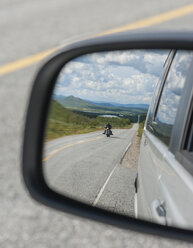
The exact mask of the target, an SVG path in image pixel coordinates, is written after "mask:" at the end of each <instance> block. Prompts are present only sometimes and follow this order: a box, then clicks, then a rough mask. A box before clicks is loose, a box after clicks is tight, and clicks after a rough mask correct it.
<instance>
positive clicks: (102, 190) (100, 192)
mask: <svg viewBox="0 0 193 248" xmlns="http://www.w3.org/2000/svg"><path fill="white" fill-rule="evenodd" d="M118 165H119V164H116V165H115V167H114V168H113V170H112V171H111V173H110V174H109V176H108V178H107V180H106V181H105V183H104V185H103V186H102V188H101V189H100V191H99V193H98V195H97V197H96V199H95V201H94V202H93V204H92V205H93V206H96V204H97V203H98V201H99V199H100V197H101V195H102V194H103V192H104V190H105V187H106V186H107V183H108V182H109V180H110V178H111V176H112V175H113V172H114V171H115V169H116V168H117V166H118Z"/></svg>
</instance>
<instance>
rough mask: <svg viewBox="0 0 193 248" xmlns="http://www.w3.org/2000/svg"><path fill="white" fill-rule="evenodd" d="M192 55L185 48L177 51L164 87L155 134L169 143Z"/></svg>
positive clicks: (154, 126)
mask: <svg viewBox="0 0 193 248" xmlns="http://www.w3.org/2000/svg"><path fill="white" fill-rule="evenodd" d="M192 55H193V53H192V52H190V51H183V50H181V51H178V52H177V53H176V55H175V57H174V60H173V62H172V65H171V68H170V71H169V73H168V76H167V79H166V82H165V85H164V88H163V92H162V96H161V99H160V103H159V106H158V110H157V114H156V118H155V124H154V125H153V129H154V134H155V135H156V136H157V137H159V138H160V139H161V140H162V141H163V142H164V143H165V144H167V145H169V142H170V136H171V132H172V127H173V125H174V122H175V117H176V113H177V109H178V105H179V102H180V98H181V95H182V91H183V88H184V84H185V80H186V77H187V73H188V69H189V67H190V64H191V61H192V58H193V56H192Z"/></svg>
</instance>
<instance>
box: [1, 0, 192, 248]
mask: <svg viewBox="0 0 193 248" xmlns="http://www.w3.org/2000/svg"><path fill="white" fill-rule="evenodd" d="M187 4H192V0H183V1H181V0H171V1H168V0H162V1H155V0H148V1H144V0H135V1H128V0H121V1H116V0H111V1H102V0H69V1H67V0H55V1H52V0H46V1H45V0H1V1H0V33H1V37H0V47H1V56H0V73H1V77H0V106H1V110H0V123H1V126H0V165H1V166H0V201H1V204H0V223H1V225H0V247H5V248H7V247H18V248H20V247H36V248H40V247H41V248H42V247H70V248H72V247H80V248H81V247H84V248H86V247H89V248H90V247H135V248H138V247H174V246H175V247H176V248H178V247H191V246H192V245H190V244H186V243H182V242H179V241H171V240H167V239H161V238H158V237H154V236H147V235H143V234H137V233H135V232H132V231H124V230H120V229H117V228H113V227H111V226H105V225H102V224H98V223H95V222H91V221H88V220H85V219H80V218H76V217H74V216H70V215H67V214H63V213H60V212H57V211H55V210H52V209H49V208H47V207H44V206H42V205H40V204H39V203H36V202H34V201H33V200H32V199H31V198H30V196H29V194H28V192H27V190H26V189H25V187H24V185H23V179H22V177H21V173H20V164H21V151H22V137H23V127H24V120H25V112H26V106H27V103H28V99H29V94H30V90H31V87H32V79H33V78H34V75H35V72H36V70H37V69H38V67H39V62H38V61H39V60H38V59H36V60H33V63H31V65H30V66H28V65H29V64H27V63H26V60H25V61H24V63H23V64H21V63H18V60H20V59H22V58H26V57H28V56H33V55H35V54H41V53H42V51H44V50H47V49H50V48H53V47H56V46H58V45H61V44H66V43H67V42H69V41H73V40H76V39H80V38H82V37H86V36H89V35H93V34H98V33H101V32H104V31H106V30H109V29H114V28H116V27H120V26H125V25H128V24H131V23H135V22H137V21H139V20H144V19H146V18H149V17H152V16H157V15H158V14H161V13H165V12H167V11H171V10H173V9H176V8H179V7H182V6H185V5H187ZM180 13H181V14H182V12H180ZM169 16H172V18H171V19H167V18H165V19H164V18H163V16H162V18H161V19H160V20H161V21H160V22H159V23H155V21H154V22H152V24H151V27H149V28H151V29H156V30H160V29H162V30H163V29H167V30H174V29H175V30H187V29H188V30H193V25H192V23H193V15H192V13H189V14H184V15H178V16H177V17H175V16H174V15H172V14H171V13H170V14H169ZM144 23H145V22H144ZM148 25H149V24H148ZM148 25H146V28H148ZM138 27H139V25H138ZM136 28H137V27H136ZM15 61H16V63H14V66H13V64H10V63H12V62H15ZM28 62H29V60H28ZM37 62H38V63H37ZM7 64H8V65H7ZM4 65H7V67H6V68H9V69H10V70H8V71H6V70H5V67H4ZM11 65H12V66H13V67H11ZM16 65H17V66H16ZM11 68H12V69H13V68H14V69H15V70H11ZM16 69H17V70H16Z"/></svg>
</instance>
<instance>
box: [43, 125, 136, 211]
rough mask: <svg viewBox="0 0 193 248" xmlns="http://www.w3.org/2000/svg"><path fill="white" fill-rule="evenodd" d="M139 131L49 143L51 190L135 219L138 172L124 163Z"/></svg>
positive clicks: (46, 164) (46, 168)
mask: <svg viewBox="0 0 193 248" xmlns="http://www.w3.org/2000/svg"><path fill="white" fill-rule="evenodd" d="M137 129H138V124H135V125H134V126H133V127H132V128H131V129H128V130H125V129H117V130H113V136H111V137H110V138H107V137H106V135H103V134H102V133H101V132H92V133H88V134H80V135H73V136H66V137H62V138H59V139H56V140H53V141H49V142H47V143H46V149H45V150H46V151H45V159H46V161H45V162H44V171H45V175H46V178H47V182H48V184H49V185H50V187H51V188H53V189H54V190H56V191H58V192H60V193H61V194H64V195H68V196H69V197H71V198H75V199H78V200H81V201H83V202H86V203H88V204H90V205H94V206H101V207H103V208H106V209H109V210H111V211H115V212H121V213H123V214H128V215H134V212H133V209H134V206H133V203H134V192H135V191H134V185H133V184H134V180H135V176H136V172H134V171H131V170H129V168H127V167H125V166H122V165H121V161H122V158H123V157H124V155H125V153H126V151H127V150H128V148H129V146H131V143H132V139H133V136H134V135H135V133H136V131H137Z"/></svg>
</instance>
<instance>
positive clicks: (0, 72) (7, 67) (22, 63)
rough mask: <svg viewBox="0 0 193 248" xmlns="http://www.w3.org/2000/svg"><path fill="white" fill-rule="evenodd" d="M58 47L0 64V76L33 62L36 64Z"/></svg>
mask: <svg viewBox="0 0 193 248" xmlns="http://www.w3.org/2000/svg"><path fill="white" fill-rule="evenodd" d="M58 48H59V47H55V48H52V49H49V50H46V51H43V52H41V53H38V54H35V55H32V56H29V57H26V58H23V59H20V60H17V61H15V62H12V63H9V64H6V65H3V66H0V76H2V75H5V74H8V73H10V72H13V71H17V70H20V69H22V68H25V67H27V66H30V65H33V64H36V63H37V62H39V61H41V60H42V59H44V58H46V57H47V56H49V55H50V54H51V53H53V52H55V51H56V50H57V49H58Z"/></svg>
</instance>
